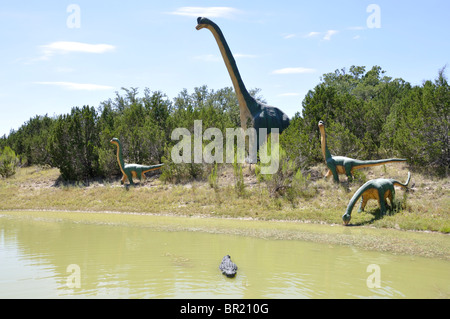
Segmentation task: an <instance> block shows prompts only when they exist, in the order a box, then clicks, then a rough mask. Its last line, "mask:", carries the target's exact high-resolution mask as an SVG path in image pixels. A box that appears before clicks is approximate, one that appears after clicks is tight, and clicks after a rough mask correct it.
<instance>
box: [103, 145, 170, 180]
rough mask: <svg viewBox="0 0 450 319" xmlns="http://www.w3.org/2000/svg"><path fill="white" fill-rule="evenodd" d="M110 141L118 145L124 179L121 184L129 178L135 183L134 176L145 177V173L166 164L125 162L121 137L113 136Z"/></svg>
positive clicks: (117, 154)
mask: <svg viewBox="0 0 450 319" xmlns="http://www.w3.org/2000/svg"><path fill="white" fill-rule="evenodd" d="M110 143H112V144H114V145H116V146H117V153H116V156H117V162H118V163H119V167H120V171H121V172H122V174H123V176H122V180H121V181H120V182H121V184H123V183H125V182H126V180H127V179H128V180H129V181H130V184H131V185H134V183H133V177H138V178H139V180H142V179H145V175H144V174H145V173H147V172H150V171H154V170H157V169H160V168H161V167H162V166H163V165H164V164H157V165H151V166H146V165H139V164H125V162H124V160H123V155H122V144H121V143H120V141H119V139H117V138H113V139H112V140H111V141H110Z"/></svg>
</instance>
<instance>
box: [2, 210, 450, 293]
mask: <svg viewBox="0 0 450 319" xmlns="http://www.w3.org/2000/svg"><path fill="white" fill-rule="evenodd" d="M226 254H229V255H230V256H231V258H232V260H233V261H234V262H235V263H236V264H237V265H238V268H239V269H238V272H237V276H236V277H235V278H233V279H229V278H226V277H225V276H223V275H222V274H221V273H220V271H219V269H218V266H219V263H220V261H221V259H222V257H223V256H224V255H226ZM449 266H450V262H448V261H446V260H442V259H433V258H424V257H414V256H405V255H393V254H389V253H380V252H373V251H365V250H362V249H357V248H354V247H348V246H341V245H330V244H319V243H312V242H307V241H300V240H268V239H261V238H256V237H245V236H240V235H232V234H217V233H207V232H194V231H167V230H165V231H162V230H158V229H153V228H151V227H136V226H130V225H128V226H127V225H118V224H114V225H105V224H103V225H102V224H98V223H86V222H74V221H68V220H64V219H60V220H49V219H39V218H15V217H12V215H8V214H6V215H0V298H190V299H191V298H448V297H449V295H450V272H449V270H450V267H449Z"/></svg>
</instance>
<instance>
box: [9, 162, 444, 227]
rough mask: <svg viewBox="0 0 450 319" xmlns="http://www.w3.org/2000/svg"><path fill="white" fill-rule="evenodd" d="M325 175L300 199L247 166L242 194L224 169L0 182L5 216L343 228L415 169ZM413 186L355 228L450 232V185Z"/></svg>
mask: <svg viewBox="0 0 450 319" xmlns="http://www.w3.org/2000/svg"><path fill="white" fill-rule="evenodd" d="M325 171H326V169H325V166H324V165H319V166H316V167H313V168H312V169H311V170H310V171H309V172H308V173H309V176H310V178H309V179H308V180H307V182H306V183H305V185H304V186H303V191H302V193H301V195H300V196H295V197H292V196H291V197H289V196H283V194H282V193H280V192H273V189H272V190H271V189H270V187H268V184H267V183H266V182H263V181H258V178H257V176H256V174H255V173H254V171H253V170H251V169H250V168H249V167H248V166H245V167H244V168H243V178H244V187H241V188H240V189H239V190H238V191H237V189H236V186H235V185H236V183H235V178H236V177H235V175H234V172H233V167H232V166H222V167H219V171H218V174H217V183H216V186H215V187H211V186H210V183H209V182H208V181H191V182H189V183H184V184H171V183H164V182H162V181H161V180H160V179H159V175H158V174H153V175H151V176H149V177H148V178H147V180H146V181H143V182H140V183H138V184H137V186H135V187H128V186H122V185H121V184H120V178H119V177H117V179H111V180H95V181H91V182H90V183H89V185H81V184H67V183H64V182H62V181H61V178H60V173H59V171H58V170H57V169H54V168H42V167H38V166H32V167H26V168H21V169H19V170H18V172H17V173H16V175H15V176H13V177H11V178H8V179H1V180H0V198H1V199H2V200H1V202H0V210H66V211H114V212H134V213H142V214H168V215H176V216H202V217H223V218H246V219H259V220H290V221H299V222H304V223H320V224H330V225H336V224H337V225H342V218H341V217H342V215H343V213H344V211H345V209H346V207H347V204H348V202H349V200H350V198H351V196H352V195H353V193H354V192H355V191H356V190H357V189H358V188H359V187H360V186H361V185H362V184H363V183H364V182H365V181H366V180H369V179H373V178H379V177H386V178H396V179H398V180H400V181H403V182H404V181H405V180H406V178H407V172H408V168H407V167H406V166H405V165H404V164H400V163H399V164H390V165H386V166H379V167H373V168H370V169H363V170H360V171H359V172H358V174H357V179H356V180H355V181H354V182H353V183H352V184H350V185H347V183H346V182H341V184H340V185H336V184H334V183H333V182H332V180H331V179H330V180H324V179H323V174H324V173H325ZM344 180H346V178H345V177H342V178H341V181H344ZM410 186H411V189H410V190H409V191H408V192H405V191H404V190H403V189H397V190H396V200H395V205H394V206H395V209H394V210H393V211H392V212H390V213H388V214H387V215H386V216H380V212H379V208H378V205H377V203H376V201H369V203H368V205H367V206H366V211H365V212H363V213H360V214H358V213H357V211H356V210H357V208H355V209H354V210H353V213H352V220H351V225H353V226H366V227H367V226H369V227H374V228H392V229H399V230H415V231H433V232H441V233H449V232H450V218H449V217H450V196H449V195H450V179H449V178H446V179H431V178H429V177H426V176H423V175H420V174H417V173H414V172H412V179H411V182H410ZM342 227H344V226H342Z"/></svg>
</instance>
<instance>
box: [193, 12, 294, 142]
mask: <svg viewBox="0 0 450 319" xmlns="http://www.w3.org/2000/svg"><path fill="white" fill-rule="evenodd" d="M197 23H198V24H197V26H196V29H197V30H200V29H203V28H206V29H208V30H210V31H211V32H212V34H213V35H214V38H215V39H216V41H217V44H218V46H219V49H220V53H221V54H222V57H223V60H224V62H225V65H226V67H227V70H228V73H229V74H230V77H231V81H232V83H233V86H234V90H235V92H236V95H237V98H238V101H239V109H240V119H241V127H242V128H243V129H244V130H245V129H247V120H248V119H251V120H252V122H253V127H254V128H255V129H256V134H257V137H258V138H257V143H259V129H260V128H267V134H270V132H271V129H272V128H278V129H279V133H281V132H282V131H283V130H284V129H285V128H287V127H288V126H289V117H288V116H287V115H286V114H285V113H283V112H282V111H281V110H280V109H278V108H276V107H273V106H268V105H265V104H263V103H261V102H259V101H257V100H256V99H254V98H253V97H252V96H251V95H250V94H249V93H248V91H247V89H246V88H245V85H244V82H243V81H242V78H241V75H240V74H239V70H238V68H237V65H236V61H235V60H234V57H233V54H232V53H231V50H230V48H229V46H228V44H227V41H226V40H225V37H224V36H223V33H222V31H221V30H220V28H219V27H218V26H217V24H215V23H214V22H212V21H211V20H209V19H208V18H202V17H199V18H198V19H197ZM258 145H259V144H258Z"/></svg>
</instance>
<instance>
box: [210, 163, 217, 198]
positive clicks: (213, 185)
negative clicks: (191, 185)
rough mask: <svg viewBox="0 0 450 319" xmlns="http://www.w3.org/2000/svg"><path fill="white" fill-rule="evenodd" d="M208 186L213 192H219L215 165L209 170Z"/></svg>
mask: <svg viewBox="0 0 450 319" xmlns="http://www.w3.org/2000/svg"><path fill="white" fill-rule="evenodd" d="M208 182H209V186H210V187H211V188H213V189H214V190H215V191H217V190H219V182H218V175H217V163H215V164H214V166H213V167H212V169H211V173H210V174H209V175H208Z"/></svg>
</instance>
